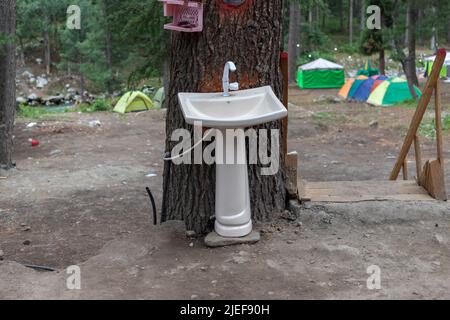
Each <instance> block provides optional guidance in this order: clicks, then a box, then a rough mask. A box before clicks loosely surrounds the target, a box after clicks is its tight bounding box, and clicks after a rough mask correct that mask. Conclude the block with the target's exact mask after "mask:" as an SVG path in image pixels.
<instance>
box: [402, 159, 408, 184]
mask: <svg viewBox="0 0 450 320" xmlns="http://www.w3.org/2000/svg"><path fill="white" fill-rule="evenodd" d="M403 180H408V159H406V158H405V161H404V162H403Z"/></svg>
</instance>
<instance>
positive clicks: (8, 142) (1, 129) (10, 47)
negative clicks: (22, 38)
mask: <svg viewBox="0 0 450 320" xmlns="http://www.w3.org/2000/svg"><path fill="white" fill-rule="evenodd" d="M0 17H1V19H0V37H2V38H3V39H6V42H5V44H4V45H0V167H2V168H4V169H10V168H11V167H12V166H13V163H12V156H11V155H12V146H13V127H14V116H15V109H16V108H15V106H16V98H15V96H16V94H15V91H16V61H15V57H16V50H15V45H14V35H15V32H16V1H15V0H2V1H0Z"/></svg>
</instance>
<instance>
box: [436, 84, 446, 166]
mask: <svg viewBox="0 0 450 320" xmlns="http://www.w3.org/2000/svg"><path fill="white" fill-rule="evenodd" d="M434 106H435V111H436V120H435V123H436V144H437V159H438V160H439V162H440V163H441V166H442V167H444V151H443V145H442V116H441V84H440V82H439V81H438V82H437V83H436V89H435V91H434Z"/></svg>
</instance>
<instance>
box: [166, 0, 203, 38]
mask: <svg viewBox="0 0 450 320" xmlns="http://www.w3.org/2000/svg"><path fill="white" fill-rule="evenodd" d="M160 1H162V2H163V3H164V16H165V17H173V21H172V22H171V23H168V24H165V25H164V29H167V30H175V31H181V32H200V31H202V30H203V3H201V2H196V1H185V0H160Z"/></svg>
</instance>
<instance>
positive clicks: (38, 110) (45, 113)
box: [17, 105, 58, 119]
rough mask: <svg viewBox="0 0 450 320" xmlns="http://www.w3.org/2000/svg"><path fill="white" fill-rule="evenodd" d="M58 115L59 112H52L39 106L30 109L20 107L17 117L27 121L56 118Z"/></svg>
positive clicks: (24, 106)
mask: <svg viewBox="0 0 450 320" xmlns="http://www.w3.org/2000/svg"><path fill="white" fill-rule="evenodd" d="M56 114H58V112H52V111H51V110H48V109H47V108H45V107H42V106H37V107H30V106H26V105H20V106H19V109H18V111H17V116H18V117H19V118H25V119H41V118H45V117H49V116H54V115H56Z"/></svg>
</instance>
